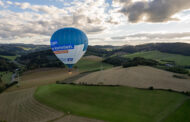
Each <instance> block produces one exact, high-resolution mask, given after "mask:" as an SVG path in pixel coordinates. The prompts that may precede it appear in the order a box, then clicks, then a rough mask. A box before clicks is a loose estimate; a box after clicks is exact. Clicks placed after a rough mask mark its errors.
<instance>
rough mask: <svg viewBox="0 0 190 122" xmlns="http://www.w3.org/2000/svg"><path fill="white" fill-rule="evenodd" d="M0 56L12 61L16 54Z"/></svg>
mask: <svg viewBox="0 0 190 122" xmlns="http://www.w3.org/2000/svg"><path fill="white" fill-rule="evenodd" d="M0 57H3V58H6V59H9V60H12V61H14V60H15V59H16V57H17V56H4V55H0Z"/></svg>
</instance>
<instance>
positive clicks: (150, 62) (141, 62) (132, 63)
mask: <svg viewBox="0 0 190 122" xmlns="http://www.w3.org/2000/svg"><path fill="white" fill-rule="evenodd" d="M158 64H159V63H158V62H157V61H155V60H152V59H145V58H141V57H136V58H134V59H133V60H129V61H128V62H125V63H124V64H123V67H124V68H126V67H131V66H138V65H146V66H155V65H158Z"/></svg>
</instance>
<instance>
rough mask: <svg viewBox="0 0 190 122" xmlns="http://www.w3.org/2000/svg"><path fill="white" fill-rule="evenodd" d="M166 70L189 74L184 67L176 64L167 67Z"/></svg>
mask: <svg viewBox="0 0 190 122" xmlns="http://www.w3.org/2000/svg"><path fill="white" fill-rule="evenodd" d="M166 70H168V71H170V72H175V73H180V74H188V73H189V71H188V70H187V69H185V68H183V67H179V66H174V67H167V68H166Z"/></svg>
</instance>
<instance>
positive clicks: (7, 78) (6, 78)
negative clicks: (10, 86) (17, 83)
mask: <svg viewBox="0 0 190 122" xmlns="http://www.w3.org/2000/svg"><path fill="white" fill-rule="evenodd" d="M12 74H13V73H12V72H7V73H6V72H0V75H2V78H1V79H2V80H3V83H5V84H7V83H9V82H10V81H11V78H12Z"/></svg>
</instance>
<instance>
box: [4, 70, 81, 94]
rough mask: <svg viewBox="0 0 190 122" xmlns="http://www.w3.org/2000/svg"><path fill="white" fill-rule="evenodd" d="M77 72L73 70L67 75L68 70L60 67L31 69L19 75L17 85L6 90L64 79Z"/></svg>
mask: <svg viewBox="0 0 190 122" xmlns="http://www.w3.org/2000/svg"><path fill="white" fill-rule="evenodd" d="M77 74H79V72H77V71H73V73H72V75H68V70H67V69H62V68H44V69H36V70H31V71H27V72H25V73H24V74H23V75H22V76H21V78H20V81H19V84H18V85H15V86H13V87H11V88H9V89H7V90H6V91H15V90H19V89H25V88H32V87H37V86H41V85H46V84H51V83H55V82H56V81H59V80H64V79H66V78H68V77H72V76H75V75H77Z"/></svg>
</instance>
